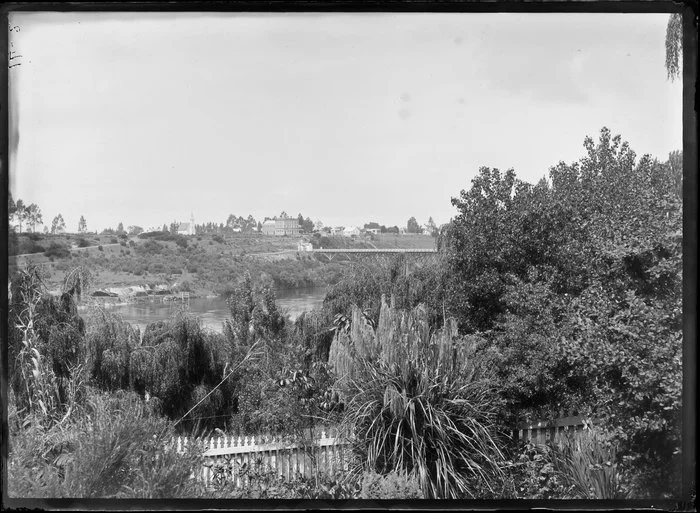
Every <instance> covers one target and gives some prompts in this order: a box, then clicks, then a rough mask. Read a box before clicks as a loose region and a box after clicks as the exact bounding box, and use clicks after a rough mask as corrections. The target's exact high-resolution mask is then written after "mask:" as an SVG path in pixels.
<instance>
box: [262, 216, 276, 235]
mask: <svg viewBox="0 0 700 513" xmlns="http://www.w3.org/2000/svg"><path fill="white" fill-rule="evenodd" d="M276 226H277V223H275V220H274V219H268V220H267V221H265V222H263V224H262V232H263V235H274V234H275V227H276Z"/></svg>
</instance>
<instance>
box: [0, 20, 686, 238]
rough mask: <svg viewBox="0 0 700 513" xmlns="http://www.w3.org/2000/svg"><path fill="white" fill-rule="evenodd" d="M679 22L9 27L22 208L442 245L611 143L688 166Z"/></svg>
mask: <svg viewBox="0 0 700 513" xmlns="http://www.w3.org/2000/svg"><path fill="white" fill-rule="evenodd" d="M667 20H668V15H667V14H579V13H576V14H555V13H546V14H529V13H517V14H506V13H489V14H482V13H458V14H455V13H449V14H440V13H226V14H219V13H214V14H204V13H11V14H10V27H12V28H13V30H11V31H10V33H9V34H10V51H11V57H15V58H14V59H12V60H11V61H10V62H11V64H14V65H13V66H12V67H11V69H10V70H9V79H10V84H9V88H10V98H11V105H10V191H11V193H12V196H13V198H14V199H15V200H17V199H22V200H23V201H24V202H25V204H29V203H36V204H37V205H39V207H40V208H41V209H42V213H43V217H44V223H45V224H47V225H50V224H51V220H52V219H53V217H54V216H55V215H57V214H58V213H61V214H62V216H63V217H64V219H65V221H66V224H67V228H68V230H69V231H70V230H75V229H77V225H78V220H79V218H80V216H81V215H84V216H85V219H86V221H87V227H88V230H90V231H93V230H96V231H101V230H102V229H104V228H108V227H112V228H116V226H117V225H118V224H119V222H122V223H123V224H124V226H125V227H127V226H130V225H138V226H142V227H144V228H148V227H156V226H162V225H163V224H164V223H167V224H170V223H171V222H172V221H187V220H189V218H190V213H192V214H193V215H194V218H195V222H196V223H198V224H199V223H204V222H209V221H213V222H217V223H219V222H225V221H226V218H227V217H228V216H229V214H235V215H236V216H238V215H242V216H244V217H247V216H248V215H249V214H252V215H253V217H255V218H256V219H262V218H263V217H265V216H269V217H273V216H275V215H279V214H280V213H281V212H282V211H285V212H287V213H289V214H291V215H295V216H296V215H297V214H299V213H302V214H303V215H304V217H311V219H312V220H314V221H316V220H321V221H322V222H323V223H324V224H325V225H342V226H350V225H360V226H361V225H363V224H365V223H367V222H370V221H376V222H379V223H380V224H385V225H387V226H391V225H398V226H405V225H406V222H407V220H408V219H409V217H412V216H413V217H415V218H416V219H417V220H418V222H419V223H421V224H422V223H425V222H426V221H427V220H428V218H429V217H432V218H433V219H434V221H435V222H436V223H437V224H441V223H445V222H448V221H449V219H450V218H451V217H453V216H454V215H456V213H457V212H456V210H455V209H454V207H452V205H451V203H450V199H451V198H452V197H455V196H458V195H459V192H460V190H462V189H468V188H469V186H470V183H471V179H472V178H473V177H474V176H476V174H477V173H478V170H479V168H480V167H481V166H488V167H495V168H499V169H501V170H506V169H509V168H513V169H514V170H515V172H516V174H517V177H518V178H520V179H522V180H525V181H528V182H531V183H534V182H536V181H538V180H539V179H540V178H542V177H543V176H546V175H547V174H548V170H549V168H550V167H551V166H554V165H556V164H557V163H558V162H560V161H564V162H568V163H571V162H574V161H577V160H579V159H580V158H581V157H583V155H584V152H585V150H584V148H583V141H584V138H585V137H586V136H588V135H589V136H592V137H593V138H594V139H596V138H597V136H598V134H599V132H600V130H601V128H603V127H608V128H609V129H610V130H611V131H612V132H613V134H620V135H621V136H622V138H623V140H626V141H628V142H629V143H630V146H631V148H632V149H633V150H635V151H636V152H637V154H638V155H639V156H641V155H642V154H645V153H648V154H651V155H652V156H654V157H657V158H659V159H660V160H666V158H667V157H668V153H669V152H671V151H673V150H676V149H681V148H682V97H681V95H682V85H681V83H680V82H679V81H676V82H671V81H669V80H668V79H667V77H666V70H665V67H664V62H665V57H664V56H665V54H664V52H665V47H664V38H665V33H666V23H667Z"/></svg>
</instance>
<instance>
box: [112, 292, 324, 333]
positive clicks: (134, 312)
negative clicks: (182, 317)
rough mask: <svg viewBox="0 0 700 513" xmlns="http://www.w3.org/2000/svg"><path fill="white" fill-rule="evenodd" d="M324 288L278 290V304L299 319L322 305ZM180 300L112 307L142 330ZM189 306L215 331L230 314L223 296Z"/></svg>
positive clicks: (197, 300)
mask: <svg viewBox="0 0 700 513" xmlns="http://www.w3.org/2000/svg"><path fill="white" fill-rule="evenodd" d="M325 294H326V289H325V288H309V289H292V290H282V291H279V292H277V308H279V309H280V311H281V312H282V313H283V314H285V315H287V316H288V317H291V318H292V320H294V319H296V318H297V317H298V316H299V315H301V314H302V313H303V312H307V311H309V310H313V309H314V308H319V307H320V306H321V304H322V303H323V298H324V297H325ZM181 306H182V303H181V302H180V301H168V302H165V303H163V302H161V301H159V300H158V299H157V298H154V299H153V300H152V301H146V302H143V303H129V304H125V305H114V306H111V307H109V311H110V312H113V313H116V314H119V315H121V317H122V318H123V319H124V320H125V321H127V322H128V323H130V324H133V325H135V326H138V327H139V328H140V329H141V332H142V333H143V330H144V328H145V327H146V326H147V325H148V324H150V323H152V322H155V321H159V320H165V319H169V318H170V317H171V316H172V315H173V314H174V313H175V312H176V311H177V309H178V308H180V307H181ZM189 309H190V312H192V313H193V314H194V315H196V316H197V317H199V319H200V321H201V323H202V326H203V327H204V328H209V329H212V330H215V331H219V332H220V331H221V330H222V325H223V322H224V319H227V318H229V317H230V313H229V309H228V306H227V305H226V300H224V299H222V298H218V297H217V298H193V299H191V300H190V302H189Z"/></svg>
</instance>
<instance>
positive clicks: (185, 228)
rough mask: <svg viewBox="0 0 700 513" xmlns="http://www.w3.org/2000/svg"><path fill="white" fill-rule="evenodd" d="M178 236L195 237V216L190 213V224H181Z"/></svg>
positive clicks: (178, 228)
mask: <svg viewBox="0 0 700 513" xmlns="http://www.w3.org/2000/svg"><path fill="white" fill-rule="evenodd" d="M177 234H178V235H194V214H192V213H191V212H190V221H189V223H187V222H184V223H180V224H179V225H178V227H177Z"/></svg>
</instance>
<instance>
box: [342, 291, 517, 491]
mask: <svg viewBox="0 0 700 513" xmlns="http://www.w3.org/2000/svg"><path fill="white" fill-rule="evenodd" d="M352 317H353V319H352V322H351V325H350V330H349V331H348V332H345V331H342V330H340V331H338V332H337V334H336V337H335V339H334V341H333V344H332V345H331V350H330V358H329V363H330V364H331V366H332V367H333V369H334V371H335V373H336V375H337V376H338V387H339V388H340V390H341V392H342V395H343V397H344V400H345V411H346V415H345V417H344V420H343V424H344V426H345V427H346V428H347V429H348V430H349V431H350V432H351V433H352V435H353V436H352V438H353V439H354V447H355V453H356V454H357V456H358V462H359V463H358V465H357V467H356V470H357V471H362V470H370V471H375V472H378V473H380V474H387V473H389V472H392V471H399V472H406V473H409V474H411V475H413V476H415V477H416V478H417V479H418V480H419V482H420V484H421V488H422V490H423V493H424V495H425V497H427V498H460V497H487V496H495V495H497V494H498V492H499V491H500V490H498V488H497V487H499V486H500V484H499V483H502V482H503V474H502V471H501V469H500V467H499V462H501V461H502V459H503V454H502V453H501V451H500V449H499V447H498V444H497V441H496V435H495V419H496V413H497V404H498V401H497V399H496V395H495V393H494V391H493V387H492V381H491V378H490V375H489V372H490V371H489V370H488V367H487V366H485V365H480V364H479V357H477V346H478V343H479V341H478V339H476V338H475V337H470V338H462V337H459V336H458V334H457V325H456V323H455V322H454V321H452V320H450V321H448V322H447V323H446V324H445V325H444V326H443V327H442V328H441V329H438V330H436V331H434V332H432V333H431V330H430V327H429V323H428V316H427V314H426V312H425V310H424V309H423V308H422V307H417V308H414V309H413V310H411V311H409V312H407V311H401V310H398V309H395V308H392V307H391V306H389V305H388V304H387V302H386V301H385V299H384V298H382V306H381V312H380V316H379V322H378V324H377V327H376V329H374V328H373V327H372V326H371V325H370V324H369V323H365V322H363V321H362V319H363V316H362V312H361V311H360V309H359V308H357V307H354V308H353V311H352Z"/></svg>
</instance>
